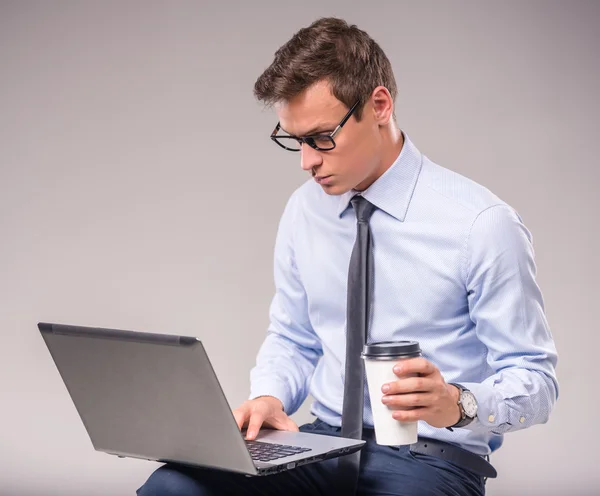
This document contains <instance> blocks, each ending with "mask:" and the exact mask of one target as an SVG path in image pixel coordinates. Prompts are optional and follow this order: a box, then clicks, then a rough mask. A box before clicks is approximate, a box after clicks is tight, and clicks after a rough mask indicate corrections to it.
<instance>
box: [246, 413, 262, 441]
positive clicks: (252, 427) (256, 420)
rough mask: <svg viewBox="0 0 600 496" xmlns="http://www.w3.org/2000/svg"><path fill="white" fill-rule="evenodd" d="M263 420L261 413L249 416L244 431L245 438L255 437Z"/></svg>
mask: <svg viewBox="0 0 600 496" xmlns="http://www.w3.org/2000/svg"><path fill="white" fill-rule="evenodd" d="M263 422H264V418H263V417H262V415H260V414H257V413H254V414H252V415H251V417H250V421H249V422H248V430H247V431H246V439H250V440H252V439H255V438H256V436H257V435H258V431H259V430H260V427H261V426H262V424H263Z"/></svg>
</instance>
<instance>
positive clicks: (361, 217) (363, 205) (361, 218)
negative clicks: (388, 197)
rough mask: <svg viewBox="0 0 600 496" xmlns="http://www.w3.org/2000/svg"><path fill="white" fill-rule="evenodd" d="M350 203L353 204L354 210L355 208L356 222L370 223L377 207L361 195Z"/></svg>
mask: <svg viewBox="0 0 600 496" xmlns="http://www.w3.org/2000/svg"><path fill="white" fill-rule="evenodd" d="M350 203H352V208H354V212H355V213H356V220H357V221H358V222H367V223H368V222H369V219H370V218H371V215H373V212H374V211H375V209H376V208H377V207H375V205H373V204H372V203H371V202H369V200H366V199H365V198H364V197H363V196H361V195H356V196H354V197H353V198H352V199H351V200H350Z"/></svg>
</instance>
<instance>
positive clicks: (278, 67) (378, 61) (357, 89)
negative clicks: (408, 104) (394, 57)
mask: <svg viewBox="0 0 600 496" xmlns="http://www.w3.org/2000/svg"><path fill="white" fill-rule="evenodd" d="M322 80H327V81H329V84H330V85H331V89H332V93H333V95H334V96H335V97H336V98H337V99H338V100H340V101H341V102H343V103H344V104H346V106H347V107H348V108H350V107H351V106H352V105H354V104H355V103H356V102H357V101H360V104H359V107H358V108H357V110H356V113H355V116H356V119H357V120H360V118H361V114H362V108H363V106H364V104H365V103H366V102H367V100H368V99H369V97H370V96H371V93H372V91H373V90H374V89H375V88H376V87H377V86H380V85H381V86H385V87H386V88H387V89H388V91H389V92H390V94H391V95H392V98H393V99H395V98H396V93H397V91H398V90H397V87H396V80H395V78H394V73H393V71H392V66H391V64H390V61H389V59H388V58H387V57H386V55H385V53H383V50H382V49H381V47H380V46H379V45H378V44H377V43H376V42H375V40H373V39H372V38H371V37H370V36H369V35H368V34H367V33H366V32H365V31H362V30H360V29H358V27H356V26H355V25H348V23H347V22H346V21H344V20H342V19H336V18H335V17H326V18H322V19H319V20H317V21H315V22H313V23H312V24H311V25H310V26H309V27H307V28H302V29H301V30H300V31H298V32H297V33H296V34H295V35H294V36H293V37H292V38H291V39H290V40H289V41H288V42H287V43H286V44H285V45H283V46H282V47H280V48H279V49H278V50H277V51H276V52H275V58H274V60H273V62H272V63H271V65H270V66H269V67H268V68H267V69H266V70H265V72H263V73H262V74H261V75H260V77H259V78H258V79H257V80H256V83H255V84H254V95H255V96H256V98H257V99H258V100H259V101H262V102H265V103H266V104H267V105H273V104H275V103H278V102H282V101H283V102H286V101H289V100H290V99H292V98H293V97H295V96H297V95H299V94H300V93H302V92H303V91H304V90H306V89H307V88H308V87H310V86H312V85H313V84H314V83H316V82H318V81H322Z"/></svg>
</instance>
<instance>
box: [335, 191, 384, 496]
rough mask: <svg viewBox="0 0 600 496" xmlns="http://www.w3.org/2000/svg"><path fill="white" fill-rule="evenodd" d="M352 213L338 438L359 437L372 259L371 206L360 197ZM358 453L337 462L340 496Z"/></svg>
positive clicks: (352, 484) (352, 483)
mask: <svg viewBox="0 0 600 496" xmlns="http://www.w3.org/2000/svg"><path fill="white" fill-rule="evenodd" d="M350 203H352V207H353V208H354V212H355V213H356V241H355V243H354V248H353V249H352V256H351V257H350V267H349V269H348V303H347V310H346V377H345V380H344V404H343V410H342V432H341V434H342V436H343V437H349V438H353V439H361V438H362V428H363V406H364V385H365V377H364V363H363V360H362V358H361V357H360V354H361V352H362V348H363V346H364V344H365V342H366V339H367V328H368V323H369V306H370V303H371V283H372V278H373V260H372V251H371V230H370V229H369V219H370V218H371V215H373V212H374V211H375V208H376V207H375V206H374V205H373V204H372V203H369V202H368V201H367V200H365V199H364V198H363V197H362V196H358V195H357V196H355V197H354V198H352V200H350ZM359 466H360V451H358V452H357V453H353V454H352V455H346V456H343V457H341V458H340V459H339V469H340V477H341V480H342V482H343V484H344V485H345V486H346V490H345V491H344V495H346V494H348V495H350V494H354V493H355V492H356V484H357V482H358V472H359Z"/></svg>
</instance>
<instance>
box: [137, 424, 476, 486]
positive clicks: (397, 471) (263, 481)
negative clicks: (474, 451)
mask: <svg viewBox="0 0 600 496" xmlns="http://www.w3.org/2000/svg"><path fill="white" fill-rule="evenodd" d="M300 430H301V431H303V432H315V433H318V434H327V435H334V436H335V435H339V431H340V429H339V427H337V428H336V427H332V426H330V425H328V424H326V423H325V422H322V421H320V420H318V419H317V420H316V421H315V422H313V423H310V424H305V425H303V426H301V427H300ZM337 463H338V461H337V459H331V460H324V461H322V462H318V463H312V464H309V465H305V466H302V467H298V468H296V469H294V470H289V471H286V472H282V473H280V474H275V475H268V476H257V477H246V476H245V475H242V474H235V473H231V472H225V471H220V470H213V469H197V468H189V467H183V466H179V465H173V464H167V465H164V466H162V467H160V468H159V469H158V470H156V471H155V472H154V473H153V474H152V475H151V476H150V478H149V479H148V481H147V482H146V484H144V486H143V487H141V488H140V489H139V490H138V493H137V494H138V496H159V495H160V496H171V495H180V496H208V495H210V496H213V495H215V496H216V495H228V494H231V495H234V494H235V495H248V496H250V495H252V496H254V495H256V496H258V495H273V496H275V495H277V496H280V495H282V494H283V495H285V496H295V495H298V496H300V495H307V494H308V495H311V496H312V495H328V496H330V495H334V494H338V493H337V492H336V484H337V483H339V480H338V478H337ZM358 492H359V494H361V495H365V496H366V495H369V496H375V495H384V494H385V495H390V494H395V495H403V496H409V495H410V496H413V495H415V496H416V495H418V496H428V495H432V496H433V495H456V496H463V495H481V494H484V485H483V482H482V479H481V478H480V477H477V476H476V475H474V474H471V473H470V472H468V471H466V470H463V469H461V468H460V467H457V466H456V465H453V464H452V463H449V462H446V461H444V460H441V459H439V458H436V457H432V456H428V455H420V454H416V455H415V454H413V453H411V452H410V451H409V449H408V447H407V446H402V447H399V448H396V447H389V446H379V445H377V444H376V443H375V440H374V439H373V438H372V437H371V438H367V444H366V445H365V447H364V448H363V449H362V455H361V474H360V479H359V488H358Z"/></svg>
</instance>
